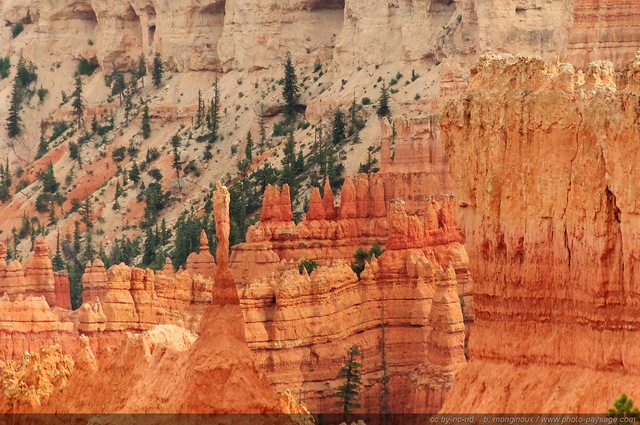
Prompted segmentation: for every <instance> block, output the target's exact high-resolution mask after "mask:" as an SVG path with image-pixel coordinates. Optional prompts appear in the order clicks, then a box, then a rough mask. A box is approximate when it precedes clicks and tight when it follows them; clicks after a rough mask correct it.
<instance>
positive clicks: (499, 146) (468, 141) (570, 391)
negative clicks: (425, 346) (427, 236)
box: [441, 55, 640, 412]
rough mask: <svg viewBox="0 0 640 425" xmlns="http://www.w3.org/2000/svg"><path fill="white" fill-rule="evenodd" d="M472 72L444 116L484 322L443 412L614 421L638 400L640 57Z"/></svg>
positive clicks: (484, 64)
mask: <svg viewBox="0 0 640 425" xmlns="http://www.w3.org/2000/svg"><path fill="white" fill-rule="evenodd" d="M472 74H473V77H472V79H471V82H470V87H469V91H468V92H467V93H466V94H465V95H463V96H461V97H459V98H458V99H456V100H455V101H453V102H451V103H450V104H449V105H448V107H447V108H446V109H445V112H444V113H443V115H442V117H441V129H442V133H443V136H444V138H445V140H446V146H447V151H448V152H449V154H450V158H451V170H452V176H453V179H454V180H455V182H456V186H457V189H458V190H457V194H458V197H459V202H460V205H461V207H462V208H461V222H462V223H463V227H464V228H465V229H466V231H467V244H468V247H469V250H470V252H471V253H472V255H471V256H470V266H471V267H470V269H471V273H472V274H473V276H474V280H475V281H476V286H475V288H474V302H475V312H476V317H477V322H476V324H475V327H474V334H473V337H472V338H471V340H470V350H471V362H470V364H469V366H468V368H467V369H465V371H464V372H463V373H462V374H461V376H460V377H459V379H458V381H457V382H456V385H454V389H453V391H452V393H451V394H450V396H449V398H448V399H447V402H446V404H445V407H444V409H445V411H457V410H460V409H464V410H469V411H475V412H485V411H502V412H523V411H528V412H536V411H547V412H563V411H567V410H568V411H575V412H601V411H605V410H606V409H607V407H608V405H610V403H611V400H614V399H615V398H616V397H617V396H619V395H620V394H621V393H623V392H626V393H632V394H633V393H637V392H638V391H639V390H640V388H639V387H638V374H639V373H640V368H639V364H638V358H639V357H638V349H637V344H635V343H634V342H633V341H634V339H635V338H636V337H637V334H638V314H639V311H638V305H639V304H638V299H639V294H638V290H637V288H638V285H637V282H638V279H639V277H638V272H637V270H638V264H637V258H638V256H637V253H636V251H637V247H636V246H637V244H638V234H637V232H638V226H637V217H638V202H637V200H636V196H635V193H637V190H638V187H637V181H636V179H634V178H633V176H635V175H636V171H635V168H634V164H635V160H636V156H637V154H638V149H637V145H638V141H639V140H640V138H639V135H638V127H637V120H638V117H639V116H640V115H639V114H640V110H639V109H638V103H637V100H636V99H637V96H638V91H639V90H640V84H639V82H640V55H636V57H635V58H634V59H633V60H632V61H630V62H629V63H628V64H627V65H626V66H625V68H623V69H622V71H621V72H620V73H615V72H614V71H613V65H612V64H611V63H609V62H594V63H591V64H590V65H589V66H587V68H586V69H585V70H584V72H582V71H576V70H574V68H573V67H572V66H571V65H567V64H562V63H558V62H553V63H545V62H544V61H542V60H540V59H520V60H517V61H515V62H514V63H510V62H509V61H507V60H505V59H501V58H496V57H485V58H483V59H482V60H481V61H480V63H479V64H478V66H477V67H475V68H474V69H473V70H472ZM463 164H464V166H463ZM463 170H464V172H463ZM543 377H544V378H543ZM480 394H482V396H480Z"/></svg>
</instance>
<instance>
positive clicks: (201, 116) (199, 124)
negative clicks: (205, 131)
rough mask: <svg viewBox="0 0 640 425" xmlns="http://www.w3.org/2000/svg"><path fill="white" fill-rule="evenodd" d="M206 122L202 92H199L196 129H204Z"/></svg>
mask: <svg viewBox="0 0 640 425" xmlns="http://www.w3.org/2000/svg"><path fill="white" fill-rule="evenodd" d="M203 120H204V102H203V101H202V90H198V112H197V113H196V124H195V127H196V128H200V127H202V121H203Z"/></svg>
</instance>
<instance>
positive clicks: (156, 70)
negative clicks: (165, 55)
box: [151, 52, 164, 87]
mask: <svg viewBox="0 0 640 425" xmlns="http://www.w3.org/2000/svg"><path fill="white" fill-rule="evenodd" d="M163 74H164V65H163V64H162V59H161V58H160V52H157V53H156V55H155V56H154V57H153V71H152V73H151V77H152V78H153V84H154V85H155V86H156V87H160V85H161V84H162V75H163Z"/></svg>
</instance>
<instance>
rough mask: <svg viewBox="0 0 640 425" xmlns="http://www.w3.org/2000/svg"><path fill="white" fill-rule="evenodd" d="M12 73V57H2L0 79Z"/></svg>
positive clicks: (0, 58) (0, 59)
mask: <svg viewBox="0 0 640 425" xmlns="http://www.w3.org/2000/svg"><path fill="white" fill-rule="evenodd" d="M10 73H11V59H9V56H6V57H0V80H4V79H5V78H7V77H8V76H9V74H10Z"/></svg>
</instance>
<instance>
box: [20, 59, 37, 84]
mask: <svg viewBox="0 0 640 425" xmlns="http://www.w3.org/2000/svg"><path fill="white" fill-rule="evenodd" d="M37 69H38V68H36V66H35V65H34V64H33V63H31V62H29V64H28V65H27V63H26V62H25V60H24V58H20V60H19V61H18V70H17V72H16V78H17V79H18V81H19V82H20V88H25V87H27V86H28V85H29V84H31V83H33V82H35V81H36V80H37V79H38V74H37V73H36V70H37Z"/></svg>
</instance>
